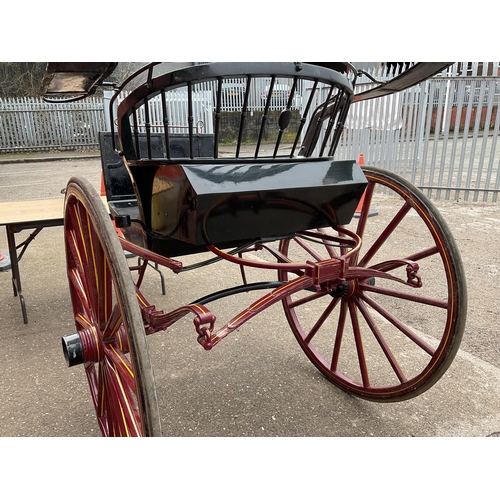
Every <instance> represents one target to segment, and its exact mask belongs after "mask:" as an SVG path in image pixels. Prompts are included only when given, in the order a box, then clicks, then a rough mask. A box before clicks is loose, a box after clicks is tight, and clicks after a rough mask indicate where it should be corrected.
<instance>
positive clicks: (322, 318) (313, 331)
mask: <svg viewBox="0 0 500 500" xmlns="http://www.w3.org/2000/svg"><path fill="white" fill-rule="evenodd" d="M338 301H339V299H338V298H334V299H332V300H331V301H330V304H328V306H327V307H326V308H325V310H324V311H323V313H322V314H321V316H320V317H319V318H318V321H316V323H315V324H314V326H313V327H312V328H311V330H310V332H309V333H308V335H307V337H306V338H305V339H304V341H305V343H306V344H309V343H310V342H311V340H312V339H313V337H314V336H315V335H316V333H317V332H318V330H319V329H320V328H321V326H322V325H323V323H324V322H325V321H326V320H327V319H328V317H329V316H330V314H331V313H332V311H333V310H334V309H335V306H336V305H337V303H338Z"/></svg>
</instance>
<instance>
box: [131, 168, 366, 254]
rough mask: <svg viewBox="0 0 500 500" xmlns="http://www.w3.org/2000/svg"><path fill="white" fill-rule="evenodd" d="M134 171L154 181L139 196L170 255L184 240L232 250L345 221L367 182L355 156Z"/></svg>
mask: <svg viewBox="0 0 500 500" xmlns="http://www.w3.org/2000/svg"><path fill="white" fill-rule="evenodd" d="M139 169H140V170H139ZM144 169H151V170H152V171H154V174H153V173H152V172H151V175H147V176H145V175H144ZM135 170H139V171H140V177H141V178H142V179H144V178H149V179H150V182H149V183H148V185H149V188H148V187H146V185H145V183H144V182H142V183H140V188H139V189H140V190H145V189H148V191H149V189H150V192H149V193H144V192H143V193H142V194H141V199H142V200H147V201H146V202H144V201H143V202H142V206H141V211H142V214H141V215H142V217H143V219H144V223H145V225H146V226H147V227H149V228H151V234H153V235H156V238H155V237H153V238H150V244H151V245H152V247H153V248H157V247H160V248H161V249H162V251H161V253H167V254H169V255H172V251H169V249H171V250H173V251H174V253H175V248H176V247H184V244H188V245H192V246H194V247H202V248H205V246H206V245H207V244H214V245H217V246H221V247H226V246H228V245H229V246H232V245H234V244H235V243H236V244H242V243H244V242H247V241H249V240H256V239H259V238H277V237H280V236H285V235H287V234H291V233H294V232H296V231H301V230H304V229H312V228H317V227H326V226H335V225H337V224H341V225H342V224H347V223H348V222H349V221H350V220H351V217H352V215H353V213H354V211H355V209H356V205H357V203H358V201H359V199H360V197H361V195H362V193H363V190H364V188H365V186H366V179H365V177H364V175H363V173H362V171H361V169H360V167H359V166H358V165H357V164H356V163H355V162H353V161H340V162H334V161H328V160H326V161H316V162H308V163H296V162H288V163H279V164H272V165H269V164H267V163H242V164H231V165H217V164H215V165H214V164H212V165H206V164H187V165H183V164H163V165H141V166H135V167H131V172H132V175H133V177H134V178H137V175H135V173H134V171H135ZM179 242H180V243H181V245H179ZM193 250H194V249H193Z"/></svg>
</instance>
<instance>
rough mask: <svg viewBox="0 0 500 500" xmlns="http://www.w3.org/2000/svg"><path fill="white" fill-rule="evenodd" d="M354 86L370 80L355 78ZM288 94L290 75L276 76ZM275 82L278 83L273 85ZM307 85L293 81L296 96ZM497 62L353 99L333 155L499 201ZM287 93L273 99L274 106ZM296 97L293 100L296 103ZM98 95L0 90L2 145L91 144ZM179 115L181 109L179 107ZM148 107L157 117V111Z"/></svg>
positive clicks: (236, 84)
mask: <svg viewBox="0 0 500 500" xmlns="http://www.w3.org/2000/svg"><path fill="white" fill-rule="evenodd" d="M366 64H369V63H365V69H366V70H368V71H369V72H370V73H371V74H372V75H373V76H374V77H375V78H376V79H378V80H384V79H390V78H392V77H393V76H394V72H393V71H394V70H395V69H396V68H393V69H392V70H391V71H390V72H388V71H387V67H383V66H380V65H379V66H376V65H375V63H373V67H368V66H366ZM358 82H359V83H360V85H359V87H358V88H357V92H360V91H362V90H364V89H365V88H367V87H369V86H370V85H372V83H370V81H369V80H368V79H365V80H364V81H363V80H362V79H360V80H358ZM252 85H253V86H254V87H255V88H251V92H250V94H249V95H250V99H249V103H250V104H251V107H252V109H262V107H263V105H264V104H265V103H264V102H263V101H262V96H265V95H266V90H267V89H266V82H264V81H263V82H258V85H257V83H256V82H252ZM279 85H281V86H282V87H283V90H284V91H283V92H282V93H280V94H283V95H285V96H286V95H287V85H289V83H288V82H285V81H282V82H281V81H280V82H279ZM280 90H281V87H280ZM244 91H245V79H233V80H231V81H228V82H225V86H224V88H223V92H224V94H223V95H224V96H225V97H224V106H223V108H224V109H223V110H224V111H231V109H232V108H233V107H234V106H235V105H237V104H238V105H240V104H241V103H240V102H239V100H241V99H243V96H244ZM306 94H307V89H300V92H299V94H298V95H299V96H301V97H302V100H303V96H305V95H306ZM196 95H197V97H196V103H195V109H196V110H197V111H196V120H195V125H196V126H197V129H198V131H199V132H203V133H210V132H211V130H212V112H213V108H212V107H213V103H214V97H213V96H214V89H211V88H208V87H206V86H204V84H202V85H200V86H199V88H197V93H196ZM499 101H500V63H498V62H497V63H455V65H454V66H453V67H451V68H450V69H449V70H446V71H445V72H443V74H441V75H438V76H436V77H434V78H432V79H431V80H429V81H427V82H424V83H422V84H420V85H418V86H415V87H413V88H410V89H407V90H406V91H403V92H399V93H398V94H394V95H391V96H387V97H383V98H379V99H374V100H369V101H362V102H359V103H356V104H354V105H353V106H352V108H351V110H350V115H349V118H348V120H347V122H346V124H345V130H344V133H343V135H342V138H341V141H340V143H339V146H338V148H337V153H336V159H338V160H342V159H353V158H354V159H356V158H358V156H359V154H360V153H363V154H364V157H365V163H366V164H370V165H375V166H379V167H381V168H384V169H387V170H392V171H395V172H397V173H399V174H401V175H402V176H404V177H405V178H407V179H408V180H409V181H411V182H412V183H414V184H415V185H417V186H419V187H420V188H422V189H423V190H424V192H425V193H426V194H427V195H429V196H432V197H434V198H437V199H439V198H446V199H455V200H459V199H463V200H469V201H493V202H496V201H498V195H499V193H500V147H499V144H498V143H499V140H498V139H499V133H500V115H499V113H498V105H499ZM284 104H285V103H283V104H282V103H281V102H278V101H276V103H274V102H273V105H275V107H276V108H277V109H282V107H283V106H284ZM301 105H302V103H301V98H300V97H299V98H297V99H296V100H295V101H294V103H293V107H294V108H295V109H298V110H299V111H300V109H301ZM179 106H186V98H185V96H183V95H182V93H179V95H178V96H177V97H176V98H175V99H174V98H172V99H171V102H169V106H168V112H169V117H168V121H169V123H170V124H171V126H172V127H174V126H175V127H177V128H176V129H175V130H176V131H177V132H180V133H182V131H183V130H184V129H185V128H186V127H187V126H188V124H187V123H181V122H179V123H177V121H178V120H177V119H176V116H177V115H179V113H177V110H178V107H179ZM105 107H106V104H105V103H103V100H102V99H100V98H90V99H86V100H85V101H78V102H74V103H58V104H52V103H45V102H43V101H42V100H40V99H34V98H31V99H0V153H2V152H13V151H28V150H46V149H95V148H97V147H98V132H99V131H104V130H108V126H107V124H106V119H105V112H106V109H105ZM151 113H152V114H151V116H153V118H154V120H155V123H156V122H157V126H158V127H160V128H161V126H162V123H163V116H162V113H161V110H160V109H159V108H158V106H156V105H155V103H153V102H152V103H151ZM180 115H185V113H180ZM155 117H156V118H155Z"/></svg>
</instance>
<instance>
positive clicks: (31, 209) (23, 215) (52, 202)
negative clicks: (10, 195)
mask: <svg viewBox="0 0 500 500" xmlns="http://www.w3.org/2000/svg"><path fill="white" fill-rule="evenodd" d="M101 199H102V201H103V203H104V204H105V205H106V206H107V201H106V197H105V196H103V197H101ZM63 212H64V197H61V198H50V199H46V200H28V201H7V202H4V203H0V225H7V224H22V223H25V222H36V221H40V222H41V221H54V220H58V219H61V221H62V219H63V218H64V213H63Z"/></svg>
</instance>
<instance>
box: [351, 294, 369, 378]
mask: <svg viewBox="0 0 500 500" xmlns="http://www.w3.org/2000/svg"><path fill="white" fill-rule="evenodd" d="M348 304H349V315H350V318H351V324H352V329H353V333H354V342H355V344H356V352H357V356H358V363H359V370H360V373H361V379H362V381H363V386H364V387H369V386H370V378H369V376H368V365H367V364H366V356H365V352H364V348H363V339H362V337H361V329H360V327H359V321H358V315H357V312H356V306H355V304H354V302H353V301H352V300H350V301H348Z"/></svg>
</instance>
